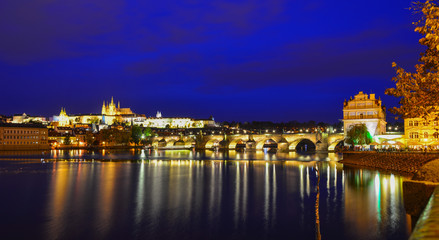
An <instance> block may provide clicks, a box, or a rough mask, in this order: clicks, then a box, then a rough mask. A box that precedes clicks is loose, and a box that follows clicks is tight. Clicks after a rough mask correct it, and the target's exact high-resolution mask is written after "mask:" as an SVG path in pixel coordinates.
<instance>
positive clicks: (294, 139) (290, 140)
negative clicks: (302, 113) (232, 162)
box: [151, 133, 344, 151]
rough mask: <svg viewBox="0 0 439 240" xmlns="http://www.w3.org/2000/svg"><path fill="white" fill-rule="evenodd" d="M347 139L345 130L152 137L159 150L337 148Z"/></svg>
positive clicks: (153, 143)
mask: <svg viewBox="0 0 439 240" xmlns="http://www.w3.org/2000/svg"><path fill="white" fill-rule="evenodd" d="M343 140H344V135H343V133H333V134H329V133H282V134H233V135H220V134H218V135H203V134H199V135H187V136H184V135H181V136H158V137H153V138H151V144H152V146H153V147H154V148H158V149H175V148H179V149H182V148H193V147H195V148H196V149H229V150H237V149H246V150H262V149H264V148H276V149H278V150H280V151H307V150H314V149H315V150H316V151H334V149H335V147H336V146H337V144H339V143H340V142H341V141H343Z"/></svg>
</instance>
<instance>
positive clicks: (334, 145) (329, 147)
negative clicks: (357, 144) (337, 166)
mask: <svg viewBox="0 0 439 240" xmlns="http://www.w3.org/2000/svg"><path fill="white" fill-rule="evenodd" d="M343 141H344V139H337V140H335V141H334V142H332V143H331V144H330V145H329V146H328V151H329V152H334V151H335V148H336V147H337V145H339V144H341V143H343Z"/></svg>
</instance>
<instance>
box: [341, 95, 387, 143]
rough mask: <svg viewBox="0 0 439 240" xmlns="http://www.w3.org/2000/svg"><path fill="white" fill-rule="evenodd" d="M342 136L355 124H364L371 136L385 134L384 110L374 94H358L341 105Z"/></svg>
mask: <svg viewBox="0 0 439 240" xmlns="http://www.w3.org/2000/svg"><path fill="white" fill-rule="evenodd" d="M343 123H344V134H345V136H346V133H347V132H348V131H349V129H350V128H351V127H352V126H354V125H357V124H362V123H364V124H365V125H366V126H367V129H368V131H369V133H370V134H371V135H372V136H375V135H381V134H385V133H386V109H385V107H384V106H383V105H382V102H381V99H376V98H375V94H370V95H368V94H365V93H363V92H359V93H358V94H357V95H355V96H354V98H353V99H352V97H351V99H350V100H349V101H346V100H345V101H344V104H343Z"/></svg>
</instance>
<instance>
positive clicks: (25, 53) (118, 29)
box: [0, 0, 422, 122]
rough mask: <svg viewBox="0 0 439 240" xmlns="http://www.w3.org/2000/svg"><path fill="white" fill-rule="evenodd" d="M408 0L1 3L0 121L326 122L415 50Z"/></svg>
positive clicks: (380, 86)
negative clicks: (116, 115) (121, 115)
mask: <svg viewBox="0 0 439 240" xmlns="http://www.w3.org/2000/svg"><path fill="white" fill-rule="evenodd" d="M408 7H410V1H406V0H392V1H390V0H388V1H382V0H368V1H352V0H350V1H336V2H334V1H318V0H317V1H308V0H303V1H288V0H285V1H277V0H269V1H239V0H233V1H216V0H209V1H205V0H201V1H195V0H194V1H165V0H161V1H144V0H135V1H134V0H111V1H108V0H63V1H54V0H27V1H25V2H23V1H17V0H2V1H0V32H1V35H0V36H1V37H0V79H1V88H0V91H1V93H0V114H6V115H10V114H15V113H23V112H26V113H28V114H33V115H45V116H51V115H54V114H58V113H59V111H60V108H61V107H65V108H66V109H67V113H90V112H95V113H97V112H100V110H101V106H102V101H103V100H109V99H110V98H111V96H114V98H115V100H120V101H121V105H122V107H131V108H132V110H133V111H134V112H136V113H144V114H146V115H147V116H152V115H155V112H156V111H157V110H160V111H162V113H163V115H164V116H189V117H195V118H207V117H209V116H210V115H213V116H214V117H215V119H216V120H219V121H231V120H235V121H251V120H269V121H275V122H281V121H291V120H298V121H308V120H315V121H327V122H336V121H337V120H338V119H340V118H341V117H342V103H343V100H344V99H347V98H349V97H350V96H353V95H355V94H356V93H358V91H365V92H367V93H371V92H373V93H376V94H377V95H378V96H381V98H382V99H384V101H385V104H386V105H387V106H392V105H394V104H396V99H393V98H392V97H388V96H384V90H385V89H386V88H388V87H392V86H394V83H393V82H391V78H392V76H394V70H393V69H392V67H391V63H392V62H393V61H396V62H397V63H398V64H399V65H401V66H402V67H406V68H408V69H413V65H414V64H416V62H417V59H418V56H419V53H420V52H421V51H422V47H421V46H420V45H419V43H418V39H419V38H420V37H421V36H420V35H418V34H417V33H415V32H413V29H414V28H413V26H412V25H411V23H412V22H413V21H416V18H417V16H415V15H413V14H412V12H411V11H409V10H408V9H407V8H408Z"/></svg>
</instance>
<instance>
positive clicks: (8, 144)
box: [0, 123, 49, 150]
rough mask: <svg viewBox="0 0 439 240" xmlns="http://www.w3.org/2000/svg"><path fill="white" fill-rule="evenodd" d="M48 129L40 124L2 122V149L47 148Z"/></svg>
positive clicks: (0, 145)
mask: <svg viewBox="0 0 439 240" xmlns="http://www.w3.org/2000/svg"><path fill="white" fill-rule="evenodd" d="M47 148H49V145H48V129H47V128H46V127H45V126H43V125H39V124H15V123H0V150H34V149H35V150H36V149H47Z"/></svg>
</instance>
